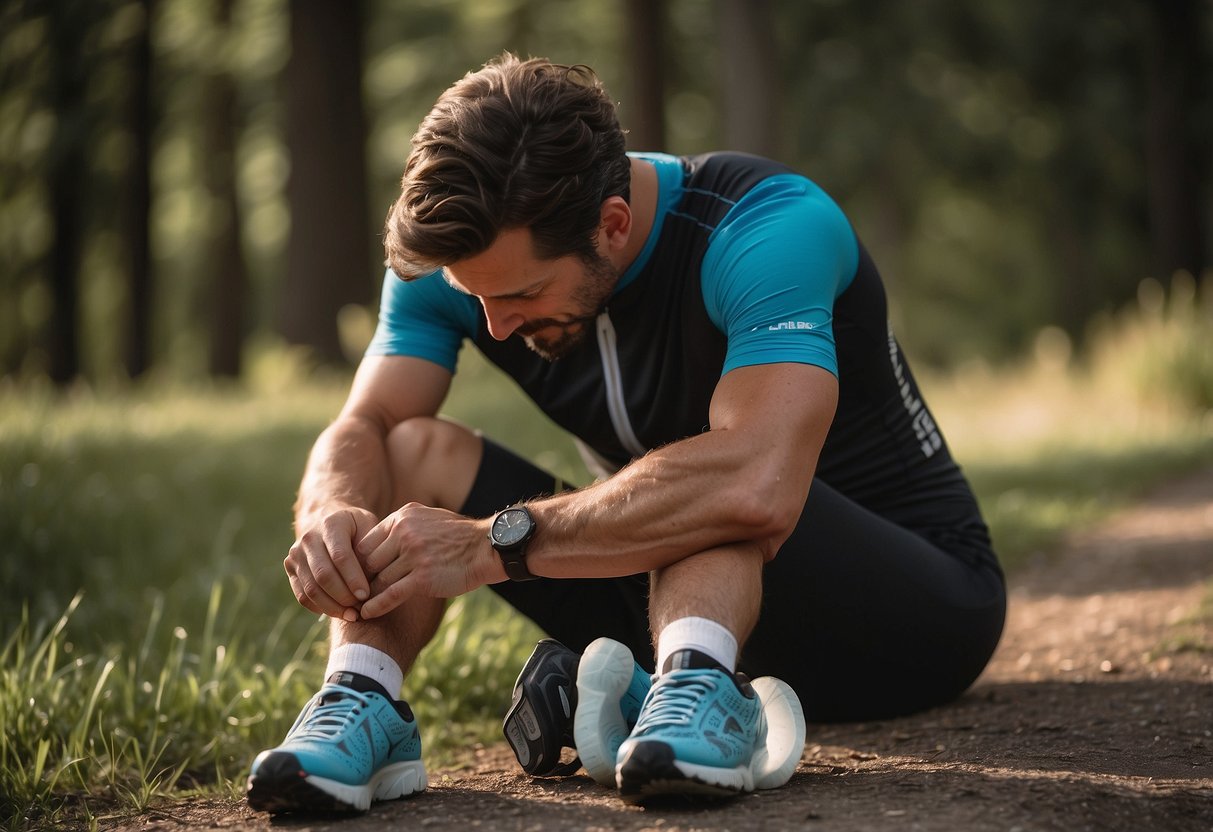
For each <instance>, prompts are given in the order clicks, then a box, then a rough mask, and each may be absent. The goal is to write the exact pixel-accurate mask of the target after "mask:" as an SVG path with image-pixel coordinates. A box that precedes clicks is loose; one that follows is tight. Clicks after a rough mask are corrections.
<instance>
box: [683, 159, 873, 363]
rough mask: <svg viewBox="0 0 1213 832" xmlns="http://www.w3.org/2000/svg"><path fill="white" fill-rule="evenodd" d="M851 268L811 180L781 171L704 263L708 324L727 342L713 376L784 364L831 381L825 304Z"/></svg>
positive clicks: (744, 203) (849, 238) (829, 307)
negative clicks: (816, 371) (824, 373)
mask: <svg viewBox="0 0 1213 832" xmlns="http://www.w3.org/2000/svg"><path fill="white" fill-rule="evenodd" d="M858 266H859V242H858V241H857V240H856V238H855V233H854V231H853V230H852V229H851V225H850V223H849V222H848V221H847V218H846V217H845V216H844V215H843V213H842V210H841V209H840V208H839V207H838V206H837V205H836V204H835V203H834V201H833V200H832V199H830V197H829V196H827V195H826V193H825V192H824V191H822V190H821V189H820V188H819V187H817V186H816V185H815V184H814V183H813V182H811V181H809V180H808V179H806V178H804V177H802V176H796V175H793V174H786V175H781V176H774V177H771V178H770V179H767V180H764V181H763V182H762V183H760V184H759V185H757V186H756V187H755V188H753V189H752V190H751V191H749V192H748V193H747V194H746V195H745V196H744V197H742V199H741V200H740V201H739V202H738V203H737V204H736V205H735V206H733V208H732V209H730V211H729V213H728V214H727V215H726V216H725V218H724V219H723V220H722V221H721V223H720V225H719V226H717V228H716V230H715V231H714V232H713V233H712V238H711V240H710V241H709V244H708V251H707V254H706V255H705V257H704V260H703V267H702V268H703V272H702V280H703V297H704V303H705V304H706V306H707V312H708V317H709V318H711V320H712V322H713V323H715V324H716V326H717V327H719V329H720V330H721V332H723V333H724V334H725V336H726V337H727V338H728V352H727V353H726V355H725V363H724V369H723V371H722V373H727V372H728V371H729V370H733V369H736V368H737V367H745V366H750V365H754V364H774V363H778V362H784V361H789V362H795V363H800V364H813V365H816V366H818V367H823V368H825V369H826V370H829V371H830V372H831V373H833V374H834V375H838V359H837V356H836V354H835V351H834V328H833V320H834V299H835V298H837V297H838V295H840V294H842V292H843V291H844V290H845V289H846V288H847V286H849V285H850V282H851V280H852V278H854V276H855V270H856V269H857V268H858Z"/></svg>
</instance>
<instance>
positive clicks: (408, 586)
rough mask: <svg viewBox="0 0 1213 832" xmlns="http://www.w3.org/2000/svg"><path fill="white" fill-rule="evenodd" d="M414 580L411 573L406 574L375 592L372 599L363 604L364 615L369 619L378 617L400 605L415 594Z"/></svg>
mask: <svg viewBox="0 0 1213 832" xmlns="http://www.w3.org/2000/svg"><path fill="white" fill-rule="evenodd" d="M414 582H415V579H414V578H413V577H412V576H411V575H405V576H404V577H403V578H401V579H400V580H398V581H396V582H395V583H393V584H391V585H390V586H388V587H386V588H385V589H384V590H383V591H382V592H377V593H375V595H373V596H372V597H371V600H369V601H367V602H366V603H365V604H363V605H362V610H361V612H362V617H363V618H364V619H368V620H369V619H372V618H378V617H379V616H381V615H386V614H388V613H389V612H391V611H392V610H394V609H396V608H397V607H399V606H400V605H401V604H403V603H404V602H405V601H407V600H408V599H409V598H411V597H412V596H413V595H414V594H415V590H414V586H413V584H414Z"/></svg>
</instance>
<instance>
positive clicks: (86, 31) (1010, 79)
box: [0, 0, 1213, 829]
mask: <svg viewBox="0 0 1213 832" xmlns="http://www.w3.org/2000/svg"><path fill="white" fill-rule="evenodd" d="M503 49H510V50H512V51H515V52H517V53H520V54H536V55H544V56H547V57H550V58H552V59H553V60H557V61H561V62H567V63H586V64H588V65H590V66H592V67H593V68H594V69H595V70H596V71H597V72H598V74H599V75H600V76H601V78H602V79H603V81H604V82H605V83H606V85H607V87H608V89H609V90H610V91H611V92H612V94H613V96H614V97H615V98H616V99H617V100H618V101H619V102H620V115H621V119H622V121H623V123H624V126H625V127H626V128H627V129H629V131H630V134H629V142H630V145H631V146H632V147H634V148H636V149H646V150H654V149H659V150H666V151H669V152H673V153H696V152H700V151H706V150H714V149H726V148H727V149H736V150H745V151H751V152H756V153H763V154H767V155H771V156H775V157H777V158H780V159H782V160H784V161H786V162H788V163H789V164H792V165H793V166H794V167H796V168H798V169H800V170H802V171H803V172H804V173H806V174H807V175H809V176H810V177H811V178H813V179H815V180H816V181H818V182H819V183H820V184H822V185H823V186H824V187H825V188H826V189H827V191H829V192H830V193H831V194H832V195H833V196H834V197H835V198H836V199H838V201H839V202H840V203H841V204H842V206H843V207H844V209H845V210H846V211H847V212H848V214H849V216H850V217H851V218H852V219H853V221H854V224H855V226H856V228H857V229H858V231H859V234H860V235H861V237H862V238H863V240H864V242H865V244H866V245H867V246H868V247H869V249H871V251H872V252H873V254H874V256H875V258H876V260H877V262H878V263H880V265H881V269H882V272H883V274H884V276H885V278H886V282H887V285H888V289H889V294H890V297H891V315H892V319H893V325H894V328H895V330H896V331H897V333H898V336H899V338H900V339H901V341H902V342H903V344H904V345H905V347H906V351H907V354H908V355H910V357H911V361H912V363H913V365H914V367H915V369H916V371H917V372H918V373H919V375H920V380H921V381H922V382H923V386H924V389H925V390H926V391H927V396H928V398H929V400H930V401H931V403H932V406H933V409H934V410H935V412H936V415H937V416H938V417H939V420H940V422H941V424H942V425H943V426H944V429H945V434H946V435H947V437H948V440H949V442H950V444H951V445H952V446H953V448H954V450H955V451H956V452H957V455H958V457H959V458H960V459H961V460H962V461H963V462H964V465H965V471H966V473H967V474H968V476H969V477H970V479H971V480H972V481H973V483H974V486H975V488H976V490H977V492H978V495H979V498H980V499H981V501H982V505H983V510H984V512H985V514H986V517H987V519H988V521H989V522H990V525H991V530H992V534H993V536H994V539H995V542H996V545H997V547H998V550H999V552H1000V556H1001V557H1002V559H1003V562H1004V564H1005V565H1006V566H1007V568H1008V570H1009V571H1010V573H1011V574H1012V578H1013V577H1014V574H1015V570H1016V569H1017V568H1018V567H1019V566H1020V565H1022V564H1023V563H1025V562H1026V561H1028V560H1030V559H1031V558H1033V557H1037V556H1039V554H1040V553H1041V552H1042V551H1045V550H1047V549H1048V547H1049V546H1050V541H1054V540H1056V539H1057V537H1058V535H1060V534H1062V533H1063V532H1065V531H1066V530H1068V529H1072V528H1075V527H1079V526H1083V525H1089V524H1091V523H1094V522H1097V521H1098V520H1099V519H1100V518H1101V517H1105V516H1107V514H1108V512H1109V511H1110V510H1112V509H1113V508H1115V507H1116V506H1117V505H1120V504H1123V503H1124V502H1125V501H1126V500H1129V499H1131V498H1133V497H1134V496H1136V495H1137V494H1140V493H1141V492H1142V490H1143V489H1145V488H1147V487H1149V486H1150V485H1151V484H1152V483H1156V482H1158V481H1160V480H1163V479H1166V478H1168V477H1172V476H1174V475H1176V474H1177V473H1178V472H1180V471H1183V470H1187V469H1191V468H1194V467H1197V466H1201V465H1205V464H1209V463H1210V462H1213V277H1211V276H1210V262H1211V260H1210V258H1211V255H1213V252H1211V242H1210V241H1211V238H1213V226H1211V223H1213V191H1211V187H1213V186H1211V180H1210V176H1211V169H1213V141H1211V139H1213V106H1211V103H1213V100H1211V96H1213V90H1211V85H1213V66H1211V63H1213V3H1210V2H1207V0H1204V1H1202V0H1165V1H1164V2H1154V3H1145V2H1132V0H1107V2H1094V1H1093V0H1077V2H1074V3H1070V4H1062V5H1057V4H1045V3H1020V2H1012V0H991V1H990V2H984V3H961V2H956V0H923V2H918V3H889V2H877V0H795V1H794V0H715V1H714V2H709V0H650V2H644V0H596V2H595V1H593V0H563V2H557V0H476V2H471V1H470V0H469V2H449V1H444V0H363V1H362V2H355V0H350V1H349V2H335V1H330V0H289V1H288V0H7V2H5V3H3V4H2V5H0V587H2V588H3V589H4V591H5V593H6V597H7V599H8V601H9V603H6V604H5V605H2V606H0V725H2V726H3V733H0V826H5V827H8V828H13V829H34V828H43V827H45V826H46V825H48V824H54V825H64V826H68V827H70V826H73V825H80V826H82V827H86V828H87V827H94V828H95V827H97V826H98V825H99V824H101V823H102V822H104V821H105V819H106V818H107V817H108V818H111V819H112V818H113V817H116V816H120V815H123V814H124V813H129V812H131V811H142V810H144V809H146V808H147V807H148V806H149V805H150V804H151V803H152V802H153V801H155V800H161V799H164V798H165V795H180V794H182V793H183V791H188V790H190V789H195V788H197V789H203V790H210V791H212V792H213V791H214V790H216V789H218V790H219V791H221V792H226V793H228V794H229V795H230V796H232V797H233V798H238V797H239V795H240V794H241V789H242V783H243V776H244V774H245V772H246V771H247V765H248V762H249V760H250V759H251V757H252V755H253V754H255V753H256V751H257V750H259V749H261V748H264V747H268V746H269V745H272V744H274V743H276V742H277V741H278V740H279V739H280V738H281V736H282V734H283V732H284V731H285V730H286V729H287V728H288V727H289V725H290V724H291V721H292V720H293V718H294V716H295V714H296V713H297V711H298V708H299V707H300V705H301V704H302V702H303V701H305V699H306V697H307V696H308V695H309V694H310V692H311V691H312V690H313V689H314V686H315V681H316V679H317V678H318V674H319V673H320V670H321V669H322V668H323V663H324V642H323V639H322V638H318V636H320V635H321V634H322V631H323V624H322V623H318V622H317V621H316V619H315V617H314V616H309V615H307V614H306V613H305V612H304V611H303V610H302V609H301V608H299V607H298V606H297V605H296V604H295V603H294V600H293V598H292V597H291V594H290V591H289V587H288V586H287V584H286V581H285V580H284V579H283V575H282V571H281V559H282V557H283V555H284V554H285V552H286V549H287V547H288V546H289V545H290V542H291V540H292V536H293V535H292V531H291V527H290V505H291V501H292V498H293V492H294V489H295V487H296V486H297V484H298V482H299V475H300V473H301V470H302V466H303V462H304V459H305V457H306V453H307V449H308V447H309V446H310V444H311V442H312V440H313V439H314V438H315V436H316V434H317V433H318V432H319V430H320V429H322V427H323V426H324V424H325V423H326V422H327V421H328V420H329V419H331V418H332V417H333V416H334V415H335V413H336V412H337V410H338V409H339V407H340V404H341V400H342V397H343V395H344V392H345V389H346V388H347V386H348V383H349V378H350V372H351V369H352V366H353V364H354V363H356V361H357V360H358V358H359V356H360V354H361V351H362V349H363V348H364V346H365V344H366V343H367V341H368V339H369V337H370V333H371V331H372V328H373V326H374V321H375V313H376V305H377V297H378V292H379V287H380V285H381V283H382V280H383V267H382V265H381V263H382V257H383V255H382V250H381V245H380V237H379V227H380V223H381V222H382V218H383V216H384V215H385V213H386V211H387V208H388V206H389V205H390V204H391V202H392V200H393V199H394V197H395V193H396V191H397V189H398V184H397V183H398V180H399V176H400V173H401V168H402V166H403V161H404V158H405V157H406V155H407V153H408V149H409V139H410V137H411V135H412V132H413V130H414V128H415V126H416V124H417V122H418V121H419V120H420V118H421V117H422V116H423V115H424V114H425V113H426V111H427V110H428V109H429V107H430V105H431V104H432V102H433V100H434V99H435V97H436V96H437V95H438V94H439V93H440V92H441V91H442V90H443V89H445V88H446V87H447V86H448V85H449V84H450V83H451V82H452V81H454V80H456V79H457V78H459V77H460V76H462V75H463V74H464V73H465V72H467V71H468V70H470V69H473V68H475V67H477V66H479V65H480V64H482V63H483V62H484V61H485V60H487V59H488V58H490V57H492V56H493V55H495V54H498V53H500V52H501V51H502V50H503ZM473 352H474V351H472V350H465V351H464V354H463V355H462V356H461V358H460V362H461V363H460V373H459V376H458V377H457V380H456V386H455V388H454V389H453V391H452V395H451V398H450V399H449V400H448V402H447V405H446V407H445V412H446V413H447V414H449V415H451V416H454V417H456V418H460V419H462V420H464V421H466V422H468V423H469V424H472V425H475V426H478V427H480V428H483V429H484V430H486V432H488V433H489V434H490V435H492V436H493V437H494V438H496V439H498V440H499V441H503V442H505V443H506V444H509V445H510V446H512V447H514V448H515V449H517V450H519V451H521V452H523V453H525V454H527V455H529V456H531V457H533V458H535V459H537V460H538V461H539V462H540V463H541V464H543V465H545V466H548V467H550V468H552V469H553V470H555V471H556V472H557V473H558V474H560V475H561V476H563V477H565V478H566V479H567V480H569V481H570V482H574V483H582V482H585V481H586V477H587V474H586V472H585V470H584V467H582V466H581V464H580V462H579V461H578V458H577V455H576V453H575V452H574V451H573V449H572V447H571V445H570V444H569V443H568V441H567V438H565V437H563V436H561V435H559V434H558V433H557V432H556V431H555V430H554V429H553V428H552V426H551V425H550V424H549V423H547V422H546V421H545V420H544V419H543V418H542V417H540V416H538V415H537V414H536V413H535V411H534V410H533V408H531V407H530V406H529V405H528V404H527V403H526V402H524V401H522V399H521V397H520V395H519V394H518V391H517V390H516V389H515V388H513V387H512V386H511V385H510V384H509V383H508V382H506V381H504V380H503V379H502V378H501V377H500V375H499V374H497V373H495V371H494V370H492V368H490V367H489V366H487V365H486V364H485V363H484V362H483V361H479V360H477V358H476V356H475V355H473V354H472V353H473ZM1208 595H1209V598H1210V599H1213V585H1211V586H1210V587H1209V591H1208ZM1210 604H1211V605H1213V600H1211V601H1210ZM1210 608H1213V606H1211V607H1210ZM536 637H538V632H537V631H536V630H535V629H534V628H533V625H530V624H529V622H525V621H523V620H521V619H519V618H518V617H517V616H511V615H510V614H509V612H508V611H507V610H506V609H505V608H504V607H503V606H502V605H501V604H500V603H499V602H498V601H497V599H496V598H495V596H493V595H492V594H491V593H488V592H477V593H473V594H472V595H471V596H467V597H465V598H461V599H459V600H457V601H456V602H455V603H454V604H453V605H452V608H451V610H450V611H449V613H448V616H447V619H446V622H445V623H444V625H443V630H442V632H441V633H440V634H439V637H438V639H437V642H436V643H435V644H434V645H433V646H432V647H431V648H430V649H429V651H427V653H426V654H425V655H424V656H423V657H422V661H421V662H420V663H419V665H418V669H417V671H416V672H415V673H413V674H412V675H411V676H410V678H409V680H408V682H407V683H406V690H405V694H406V695H407V696H408V697H409V700H410V702H411V703H412V704H413V706H414V708H415V709H416V710H417V712H418V714H419V716H420V718H421V721H422V725H423V736H424V739H425V742H426V744H427V745H426V747H427V757H429V759H430V761H431V762H433V761H435V760H441V759H442V758H443V755H448V754H453V753H457V752H458V751H459V749H461V748H462V749H466V747H467V745H468V744H469V743H472V742H485V741H491V740H492V739H494V738H496V737H497V736H498V727H497V726H498V723H499V720H500V716H501V712H502V709H503V707H504V704H505V703H506V702H508V699H509V689H510V686H511V684H512V682H513V676H514V674H515V673H516V672H517V670H518V667H519V666H520V664H521V662H522V660H523V659H524V658H525V656H526V653H527V652H528V651H529V649H530V647H531V645H532V644H533V643H534V639H535V638H536Z"/></svg>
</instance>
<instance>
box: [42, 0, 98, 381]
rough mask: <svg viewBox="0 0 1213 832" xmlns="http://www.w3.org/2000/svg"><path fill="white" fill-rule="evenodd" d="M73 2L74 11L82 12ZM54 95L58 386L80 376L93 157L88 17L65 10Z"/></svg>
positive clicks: (54, 370) (50, 180) (54, 43)
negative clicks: (81, 281) (86, 200)
mask: <svg viewBox="0 0 1213 832" xmlns="http://www.w3.org/2000/svg"><path fill="white" fill-rule="evenodd" d="M81 10H82V9H80V7H79V4H73V5H72V6H71V7H70V9H69V11H77V12H78V11H81ZM49 24H50V26H49V30H50V38H49V40H50V48H51V54H52V55H53V57H52V59H51V61H50V67H51V70H50V71H51V78H50V88H51V89H50V95H51V102H52V106H53V108H54V112H55V115H56V119H55V132H54V136H53V137H52V139H51V144H50V150H49V153H48V159H47V191H48V196H49V201H50V213H51V224H52V227H53V228H54V244H53V245H52V246H51V250H50V262H49V268H50V287H51V301H52V307H51V315H50V328H49V332H48V333H47V342H46V343H47V354H48V358H49V366H48V372H49V374H50V377H51V380H52V381H54V382H55V383H56V384H66V383H68V382H70V381H71V380H72V379H74V378H75V377H76V376H77V375H79V374H80V341H79V292H78V286H77V284H78V276H79V273H80V261H81V256H82V253H83V249H84V213H85V212H84V204H83V200H81V198H80V195H81V194H82V193H85V192H87V187H86V182H85V180H86V177H87V174H88V159H87V156H86V153H85V147H86V146H85V139H86V136H87V133H88V110H87V104H86V102H85V85H86V79H87V67H86V66H85V60H84V58H83V55H82V52H83V46H84V39H85V34H86V31H87V27H88V22H87V20H85V19H84V16H81V15H77V14H71V13H69V12H68V11H60V12H57V13H55V14H51V15H50V16H49Z"/></svg>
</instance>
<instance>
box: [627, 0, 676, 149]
mask: <svg viewBox="0 0 1213 832" xmlns="http://www.w3.org/2000/svg"><path fill="white" fill-rule="evenodd" d="M664 20H665V0H628V4H627V37H626V40H627V43H628V64H629V65H630V66H631V68H632V72H631V79H630V81H631V83H630V84H629V87H630V91H631V95H630V96H629V98H630V99H631V100H630V101H624V102H622V104H621V106H620V121H621V122H622V123H623V127H624V129H626V130H627V131H628V147H629V149H631V150H651V151H659V150H664V149H665V141H666V136H665V45H664V44H665V22H664Z"/></svg>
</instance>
